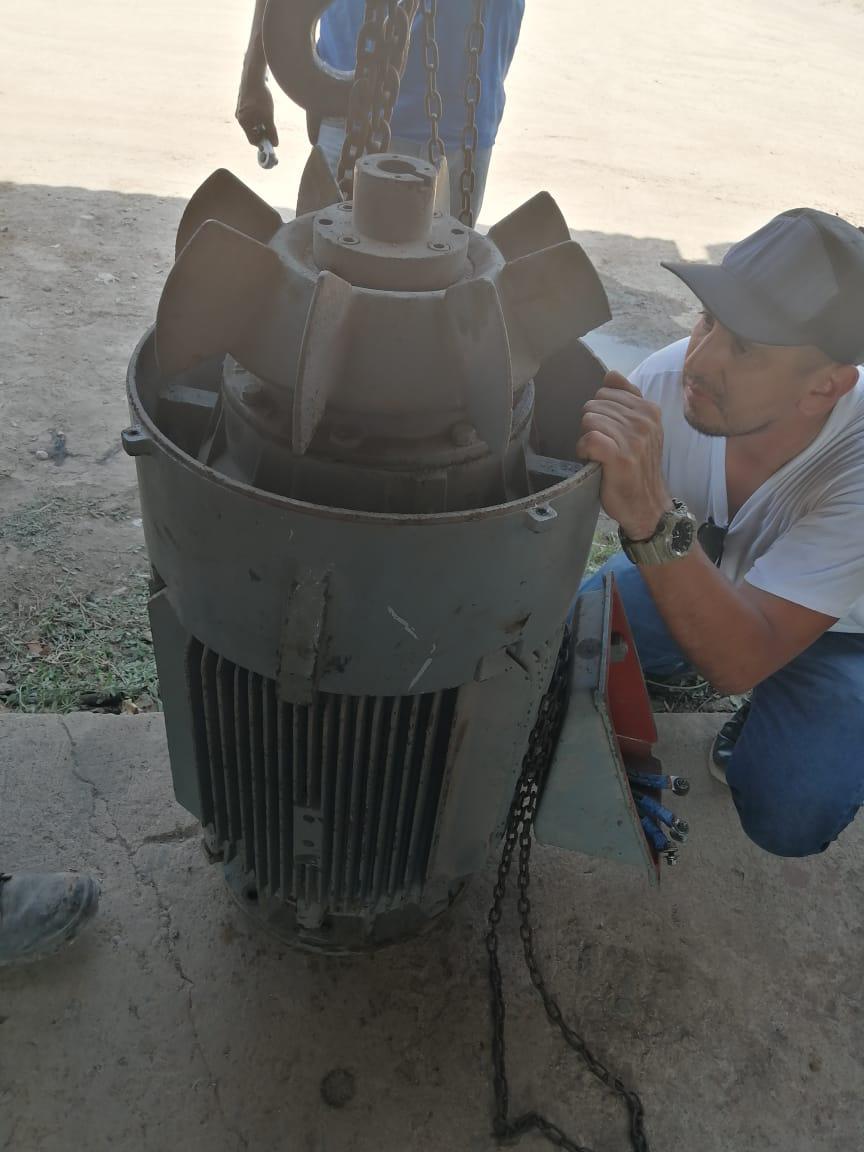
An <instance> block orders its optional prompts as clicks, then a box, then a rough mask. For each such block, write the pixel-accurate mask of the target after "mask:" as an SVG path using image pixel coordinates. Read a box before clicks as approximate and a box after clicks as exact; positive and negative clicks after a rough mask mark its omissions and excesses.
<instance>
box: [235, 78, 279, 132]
mask: <svg viewBox="0 0 864 1152" xmlns="http://www.w3.org/2000/svg"><path fill="white" fill-rule="evenodd" d="M260 72H261V74H260V76H258V75H255V76H250V75H248V74H247V71H246V69H245V68H244V70H243V76H242V78H241V80H240V91H239V93H238V95H237V110H236V112H235V113H234V115H235V117H236V118H237V122H238V124H239V125H240V127H241V128H242V129H243V131H244V132H245V133H246V139H247V140H248V141H249V143H250V144H255V145H258V144H260V142H261V141H262V140H263V139H264V138H265V137H266V138H267V139H268V140H269V141H270V143H271V144H272V145H273V147H274V148H275V147H276V146H277V145H278V143H279V133H278V132H277V131H276V124H275V122H274V118H273V117H274V109H273V96H272V95H271V92H270V89H269V88H268V87H267V81H266V80H265V79H264V69H263V68H261V70H260Z"/></svg>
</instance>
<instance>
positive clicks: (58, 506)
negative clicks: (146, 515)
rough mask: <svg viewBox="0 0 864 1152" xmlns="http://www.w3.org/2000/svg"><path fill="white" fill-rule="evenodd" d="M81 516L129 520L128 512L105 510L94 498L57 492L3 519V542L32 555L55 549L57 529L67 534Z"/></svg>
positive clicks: (0, 524) (0, 528)
mask: <svg viewBox="0 0 864 1152" xmlns="http://www.w3.org/2000/svg"><path fill="white" fill-rule="evenodd" d="M79 516H92V517H93V518H94V519H98V518H101V517H107V518H108V519H111V520H126V519H128V517H129V510H128V509H127V508H106V507H105V506H104V502H101V501H98V500H95V499H94V500H82V499H81V498H80V497H78V496H73V495H69V494H60V493H57V494H54V495H51V496H46V497H44V498H42V499H39V500H33V501H31V502H30V503H29V504H24V505H22V506H21V507H20V508H15V509H14V510H13V511H11V512H7V513H6V514H5V515H4V516H2V517H0V541H4V542H5V543H7V544H15V545H16V546H17V547H19V548H27V549H28V550H29V551H31V552H42V551H44V550H45V549H46V548H50V549H52V550H54V549H56V547H57V533H58V530H61V531H68V525H69V523H70V521H72V520H74V519H75V518H76V517H79Z"/></svg>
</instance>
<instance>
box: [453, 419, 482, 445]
mask: <svg viewBox="0 0 864 1152" xmlns="http://www.w3.org/2000/svg"><path fill="white" fill-rule="evenodd" d="M450 439H451V440H452V441H453V443H454V444H455V445H456V446H457V448H467V447H468V446H469V445H470V444H476V442H477V429H476V428H475V427H474V425H473V424H469V423H468V421H467V420H460V421H459V423H458V424H454V425H453V427H452V428H451V429H450Z"/></svg>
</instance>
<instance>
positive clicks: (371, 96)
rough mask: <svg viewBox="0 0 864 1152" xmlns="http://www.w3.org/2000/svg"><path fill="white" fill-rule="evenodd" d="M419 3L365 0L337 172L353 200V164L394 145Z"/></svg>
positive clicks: (344, 190) (412, 1) (341, 183)
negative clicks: (394, 120)
mask: <svg viewBox="0 0 864 1152" xmlns="http://www.w3.org/2000/svg"><path fill="white" fill-rule="evenodd" d="M418 4H419V0H366V9H365V14H364V19H363V23H362V25H361V26H360V31H359V33H358V35H357V62H356V65H355V69H354V84H353V86H352V88H351V94H350V96H349V98H348V113H347V116H346V118H345V140H344V142H343V144H342V153H341V155H340V157H339V167H338V169H337V172H336V179H337V182H338V184H339V187H340V189H341V190H342V194H343V195H344V196H345V198H346V199H349V198H350V197H351V193H352V188H353V184H354V165H355V164H356V163H357V161H358V160H359V159H360V157H361V156H362V155H363V154H364V153H365V152H386V151H387V149H388V148H389V147H390V118H391V116H392V115H393V109H394V108H395V107H396V101H397V100H398V98H399V85H400V82H401V78H402V74H403V72H404V71H405V62H406V60H407V59H408V47H409V43H410V38H411V23H412V21H413V19H414V17H415V15H416V14H417V7H418Z"/></svg>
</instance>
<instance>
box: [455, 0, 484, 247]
mask: <svg viewBox="0 0 864 1152" xmlns="http://www.w3.org/2000/svg"><path fill="white" fill-rule="evenodd" d="M483 9H484V0H474V19H473V20H472V22H471V23H470V24H469V25H468V33H467V36H466V39H465V51H466V54H467V57H468V75H467V78H466V80H465V112H466V120H465V127H464V129H463V130H462V162H463V167H462V178H461V182H460V191H461V193H462V204H461V208H460V211H459V220H460V222H461V223H462V224H465V225H466V226H467V227H468V228H472V227H473V226H474V208H473V200H474V189H475V187H476V185H477V174H476V172H475V171H474V157H475V154H476V152H477V143H478V133H477V106H478V104H479V103H480V96H481V94H482V91H481V90H482V84H481V83H480V56H481V54H482V52H483V43H484V41H485V39H486V28H485V25H484V24H483Z"/></svg>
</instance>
